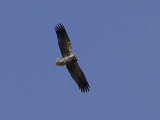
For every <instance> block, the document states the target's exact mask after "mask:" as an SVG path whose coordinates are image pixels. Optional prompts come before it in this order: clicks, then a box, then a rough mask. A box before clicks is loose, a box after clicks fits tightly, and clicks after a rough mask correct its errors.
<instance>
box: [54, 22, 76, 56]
mask: <svg viewBox="0 0 160 120" xmlns="http://www.w3.org/2000/svg"><path fill="white" fill-rule="evenodd" d="M55 31H56V34H57V38H58V45H59V48H60V51H61V54H62V56H63V57H66V56H68V55H70V54H73V51H72V47H71V42H70V39H69V37H68V35H67V32H66V30H65V27H64V26H63V25H62V24H60V23H59V24H57V25H56V26H55Z"/></svg>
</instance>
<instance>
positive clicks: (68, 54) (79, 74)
mask: <svg viewBox="0 0 160 120" xmlns="http://www.w3.org/2000/svg"><path fill="white" fill-rule="evenodd" d="M55 31H56V34H57V38H58V45H59V48H60V51H61V54H62V57H63V58H58V59H57V60H56V63H55V65H56V66H64V65H66V67H67V69H68V71H69V73H70V74H71V76H72V78H73V79H74V80H75V82H76V83H77V84H78V86H79V88H80V89H81V91H82V92H87V91H89V88H90V86H89V84H88V82H87V80H86V77H85V75H84V73H83V71H82V70H81V68H80V67H79V65H78V63H77V60H78V58H77V57H76V56H75V55H74V53H73V51H72V47H71V42H70V39H69V37H68V35H67V32H66V30H65V28H64V26H63V25H62V24H57V26H56V27H55Z"/></svg>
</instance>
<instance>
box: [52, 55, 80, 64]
mask: <svg viewBox="0 0 160 120" xmlns="http://www.w3.org/2000/svg"><path fill="white" fill-rule="evenodd" d="M77 60H78V58H77V57H75V56H74V55H70V56H66V57H64V58H57V60H56V63H55V65H56V66H64V65H65V64H67V63H71V62H77Z"/></svg>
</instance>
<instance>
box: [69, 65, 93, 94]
mask: <svg viewBox="0 0 160 120" xmlns="http://www.w3.org/2000/svg"><path fill="white" fill-rule="evenodd" d="M66 67H67V69H68V71H69V72H70V74H71V76H72V78H73V79H74V80H75V82H76V83H77V84H78V86H79V89H80V90H81V92H88V91H89V88H90V86H89V84H88V82H87V80H86V77H85V75H84V73H83V71H82V70H81V68H80V67H79V65H78V63H77V62H72V63H67V64H66Z"/></svg>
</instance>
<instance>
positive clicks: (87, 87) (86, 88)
mask: <svg viewBox="0 0 160 120" xmlns="http://www.w3.org/2000/svg"><path fill="white" fill-rule="evenodd" d="M78 86H79V89H80V90H81V92H83V93H85V92H86V93H87V92H89V88H90V86H89V84H88V83H87V84H86V85H85V86H81V85H78Z"/></svg>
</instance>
